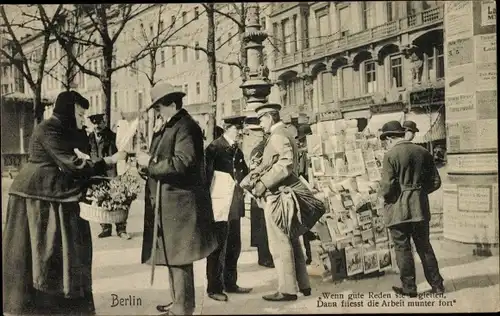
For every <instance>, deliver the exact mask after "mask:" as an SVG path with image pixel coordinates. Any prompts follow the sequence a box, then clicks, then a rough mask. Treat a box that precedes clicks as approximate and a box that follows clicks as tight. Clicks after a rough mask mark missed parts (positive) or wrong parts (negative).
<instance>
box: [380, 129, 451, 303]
mask: <svg viewBox="0 0 500 316" xmlns="http://www.w3.org/2000/svg"><path fill="white" fill-rule="evenodd" d="M405 132H406V130H405V128H404V127H403V126H401V124H400V123H399V122H398V121H390V122H388V123H386V124H384V126H383V127H382V133H381V135H380V139H381V140H383V141H384V140H385V141H386V143H387V146H388V149H389V151H388V152H386V154H385V156H384V162H383V167H382V168H383V169H382V181H381V182H380V186H381V189H380V195H381V196H382V197H383V198H384V201H385V207H384V211H385V214H384V218H385V222H386V226H387V227H388V228H389V230H390V233H391V236H392V239H393V241H394V246H395V251H396V262H397V265H398V268H399V270H400V278H401V283H402V287H398V286H393V290H394V291H395V292H396V293H398V294H401V295H406V296H410V297H416V296H417V284H416V277H415V262H414V259H413V253H412V251H411V243H410V239H412V240H413V242H414V244H415V248H416V250H417V253H418V255H419V256H420V259H421V262H422V266H423V268H424V275H425V278H426V280H427V282H428V283H429V284H430V285H431V287H432V290H431V291H432V292H433V293H443V292H444V290H445V289H444V285H443V277H442V276H441V274H440V273H439V267H438V262H437V259H436V256H435V254H434V250H433V249H432V245H431V242H430V238H429V221H430V217H431V213H430V208H429V197H428V195H429V194H430V193H432V192H434V191H436V190H437V189H439V187H440V186H441V179H440V177H439V173H438V171H437V168H436V166H435V164H434V159H433V157H432V155H431V154H430V153H429V151H427V150H426V149H425V148H423V147H421V146H419V145H416V144H413V143H412V142H410V141H409V140H405Z"/></svg>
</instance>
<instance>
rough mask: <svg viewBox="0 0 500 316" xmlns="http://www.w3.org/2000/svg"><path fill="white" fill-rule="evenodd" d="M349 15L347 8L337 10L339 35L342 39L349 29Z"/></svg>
mask: <svg viewBox="0 0 500 316" xmlns="http://www.w3.org/2000/svg"><path fill="white" fill-rule="evenodd" d="M349 15H350V12H349V7H348V6H347V7H345V8H342V9H340V10H339V16H340V32H341V33H340V34H341V36H342V37H344V36H346V35H347V34H348V33H349V29H350V28H351V24H350V22H351V17H350V16H349Z"/></svg>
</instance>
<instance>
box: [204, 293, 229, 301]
mask: <svg viewBox="0 0 500 316" xmlns="http://www.w3.org/2000/svg"><path fill="white" fill-rule="evenodd" d="M208 297H210V298H211V299H213V300H216V301H219V302H227V295H226V293H208Z"/></svg>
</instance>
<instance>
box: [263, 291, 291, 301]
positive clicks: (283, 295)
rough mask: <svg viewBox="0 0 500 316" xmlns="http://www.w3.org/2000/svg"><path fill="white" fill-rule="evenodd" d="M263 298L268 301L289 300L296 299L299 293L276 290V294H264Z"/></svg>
mask: <svg viewBox="0 0 500 316" xmlns="http://www.w3.org/2000/svg"><path fill="white" fill-rule="evenodd" d="M262 298H263V299H265V300H266V301H271V302H287V301H296V300H297V295H295V294H286V293H280V292H276V293H274V294H269V295H264V296H262Z"/></svg>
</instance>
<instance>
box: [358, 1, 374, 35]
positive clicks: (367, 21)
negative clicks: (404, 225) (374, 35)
mask: <svg viewBox="0 0 500 316" xmlns="http://www.w3.org/2000/svg"><path fill="white" fill-rule="evenodd" d="M373 4H374V3H373V2H369V1H363V2H361V10H362V13H363V16H362V23H363V29H364V30H366V29H371V28H372V27H374V26H375V7H374V6H373Z"/></svg>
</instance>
